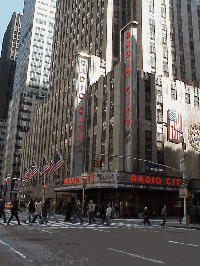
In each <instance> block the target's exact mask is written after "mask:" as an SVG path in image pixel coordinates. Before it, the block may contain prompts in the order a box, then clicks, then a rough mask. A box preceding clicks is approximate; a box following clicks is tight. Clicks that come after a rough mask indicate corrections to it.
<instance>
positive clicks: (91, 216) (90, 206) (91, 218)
mask: <svg viewBox="0 0 200 266" xmlns="http://www.w3.org/2000/svg"><path fill="white" fill-rule="evenodd" d="M88 211H89V224H91V221H93V222H95V223H96V221H95V219H94V212H95V205H94V203H93V200H90V203H89V204H88Z"/></svg>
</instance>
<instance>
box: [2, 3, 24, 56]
mask: <svg viewBox="0 0 200 266" xmlns="http://www.w3.org/2000/svg"><path fill="white" fill-rule="evenodd" d="M23 6H24V0H0V7H1V8H0V51H1V48H2V42H3V36H4V33H5V31H6V28H7V26H8V24H9V22H10V19H11V17H12V14H13V13H14V12H18V13H22V12H23ZM0 54H1V52H0Z"/></svg>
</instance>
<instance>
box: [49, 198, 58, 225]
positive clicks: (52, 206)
mask: <svg viewBox="0 0 200 266" xmlns="http://www.w3.org/2000/svg"><path fill="white" fill-rule="evenodd" d="M49 207H50V210H49V216H48V219H47V222H48V220H49V218H50V217H51V216H53V217H54V218H55V219H56V223H58V218H57V217H56V214H55V202H54V201H53V200H50V206H49Z"/></svg>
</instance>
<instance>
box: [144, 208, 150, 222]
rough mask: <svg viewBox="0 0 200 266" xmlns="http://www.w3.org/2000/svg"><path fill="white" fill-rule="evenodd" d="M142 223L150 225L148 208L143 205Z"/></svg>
mask: <svg viewBox="0 0 200 266" xmlns="http://www.w3.org/2000/svg"><path fill="white" fill-rule="evenodd" d="M143 219H144V220H143V223H144V225H145V224H146V223H147V224H148V225H151V223H150V221H149V210H147V207H144V210H143Z"/></svg>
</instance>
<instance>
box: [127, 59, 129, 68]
mask: <svg viewBox="0 0 200 266" xmlns="http://www.w3.org/2000/svg"><path fill="white" fill-rule="evenodd" d="M127 67H129V59H128V60H127Z"/></svg>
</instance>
